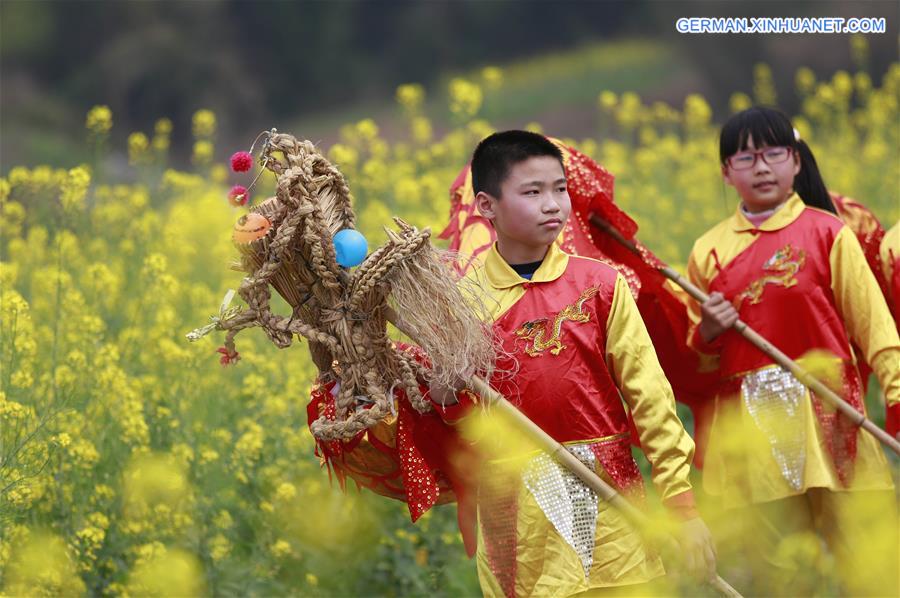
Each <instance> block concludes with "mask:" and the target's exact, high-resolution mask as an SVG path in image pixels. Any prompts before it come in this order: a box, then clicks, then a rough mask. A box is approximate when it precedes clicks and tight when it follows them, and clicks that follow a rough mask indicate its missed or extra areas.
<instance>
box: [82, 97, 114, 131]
mask: <svg viewBox="0 0 900 598" xmlns="http://www.w3.org/2000/svg"><path fill="white" fill-rule="evenodd" d="M112 125H113V121H112V110H110V109H109V106H104V105H100V106H94V107H93V108H91V109H90V111H88V113H87V119H86V120H85V123H84V126H85V127H86V128H87V130H88V131H90V133H91V134H92V135H95V136H98V137H99V136H103V135H106V134H107V133H109V131H110V129H112Z"/></svg>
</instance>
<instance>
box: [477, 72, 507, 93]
mask: <svg viewBox="0 0 900 598" xmlns="http://www.w3.org/2000/svg"><path fill="white" fill-rule="evenodd" d="M481 80H482V81H484V86H485V87H486V88H487V89H488V90H489V91H495V90H497V89H500V87H501V86H502V85H503V71H502V70H500V68H499V67H496V66H486V67H484V68H483V69H481Z"/></svg>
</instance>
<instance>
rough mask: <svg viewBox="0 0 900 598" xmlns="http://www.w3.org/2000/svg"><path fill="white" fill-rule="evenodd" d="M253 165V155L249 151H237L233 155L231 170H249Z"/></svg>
mask: <svg viewBox="0 0 900 598" xmlns="http://www.w3.org/2000/svg"><path fill="white" fill-rule="evenodd" d="M251 166H253V156H251V155H250V154H249V153H247V152H235V153H234V154H233V155H232V156H231V170H233V171H235V172H247V171H248V170H250V167H251Z"/></svg>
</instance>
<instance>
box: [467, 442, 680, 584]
mask: <svg viewBox="0 0 900 598" xmlns="http://www.w3.org/2000/svg"><path fill="white" fill-rule="evenodd" d="M626 442H627V441H626ZM618 444H623V443H621V442H618V439H617V445H618ZM624 446H625V448H626V450H628V449H627V444H624ZM567 448H568V449H569V451H570V452H572V453H573V454H574V455H575V456H577V457H578V458H579V459H580V460H581V461H582V462H583V463H584V464H585V465H587V466H588V467H589V468H591V469H593V470H595V471H598V473H600V474H601V477H603V478H604V479H606V480H607V482H610V483H612V484H613V485H614V486H618V485H619V484H616V482H615V479H616V477H618V478H619V479H622V478H621V473H619V472H616V473H615V477H613V476H612V475H610V474H612V473H613V472H607V471H606V469H605V468H604V467H603V465H602V464H601V459H602V461H603V463H606V464H607V466H608V467H609V466H612V464H613V463H615V462H616V460H615V459H611V458H610V457H609V449H610V448H611V445H610V444H607V445H606V446H602V443H573V444H569V445H567ZM614 450H615V451H618V450H620V449H619V447H618V446H617V447H616V449H614ZM627 459H628V460H629V461H631V462H632V463H633V460H632V459H631V455H630V452H628V455H627ZM635 472H636V469H635ZM638 476H639V474H638ZM638 480H640V478H639V477H638ZM638 486H640V483H639V482H638ZM632 491H633V492H634V496H635V497H637V498H636V499H637V500H640V499H639V495H640V488H632ZM626 494H627V493H626ZM479 521H480V524H479V538H478V553H477V555H476V562H477V567H478V575H479V579H480V581H481V587H482V590H483V591H484V592H485V595H487V596H505V597H512V596H568V595H570V594H573V593H577V592H582V591H585V590H588V589H590V588H598V587H612V586H620V585H629V584H637V583H643V582H646V581H649V580H651V579H655V578H657V577H659V576H661V575H663V574H664V570H663V567H662V563H661V561H660V560H659V558H658V557H657V556H656V555H655V554H651V553H649V552H647V551H646V550H645V547H644V544H643V542H642V540H641V537H640V536H639V535H638V533H637V532H636V530H634V528H633V527H632V526H631V525H630V524H629V523H628V522H627V521H625V520H624V518H622V516H621V515H619V513H618V512H617V511H616V510H615V509H614V508H613V507H611V506H609V505H608V504H606V503H605V502H604V501H603V500H601V499H598V497H597V496H596V495H595V494H594V493H593V492H592V491H591V490H590V489H589V488H587V487H586V486H585V485H584V484H583V483H582V482H581V481H580V480H578V479H577V478H576V477H575V476H574V475H573V474H571V473H570V472H569V471H567V470H566V469H565V468H563V467H561V466H560V465H558V464H557V463H556V462H555V461H554V460H553V459H551V458H550V457H549V456H547V455H544V454H539V455H535V456H534V457H533V458H531V459H529V460H527V461H526V462H525V464H524V467H523V468H522V469H521V471H518V472H517V471H511V470H510V469H509V467H508V466H507V465H506V464H502V463H500V464H493V465H489V466H488V467H487V468H486V469H485V471H484V474H483V477H482V487H481V489H480V492H479Z"/></svg>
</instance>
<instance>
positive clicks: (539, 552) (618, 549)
mask: <svg viewBox="0 0 900 598" xmlns="http://www.w3.org/2000/svg"><path fill="white" fill-rule="evenodd" d="M471 179H472V187H473V190H474V193H475V197H474V201H475V204H476V206H477V210H478V212H479V213H480V215H481V217H483V218H484V219H485V220H486V221H487V222H489V223H490V226H491V227H492V228H493V230H494V231H495V233H496V242H495V243H493V244H490V245H489V246H488V247H487V248H486V249H485V254H486V255H485V261H484V264H483V266H481V267H478V268H473V269H472V270H471V271H470V272H469V273H468V274H467V276H469V277H470V278H473V279H475V280H477V281H478V282H479V283H480V284H481V285H482V286H483V287H484V288H485V289H486V290H487V292H488V294H489V297H488V299H487V301H486V305H487V307H488V309H489V311H490V315H491V318H492V319H493V328H494V332H495V335H496V336H497V338H498V340H499V342H500V343H501V344H502V346H503V348H504V350H505V352H504V354H505V355H506V357H503V358H501V363H500V367H499V368H498V370H499V371H501V372H510V371H512V372H515V374H514V376H512V378H511V379H510V378H509V377H504V376H495V379H494V380H492V384H493V385H494V386H495V388H497V390H499V391H500V392H501V393H502V394H504V395H505V396H506V397H507V398H508V399H509V400H510V401H511V402H512V403H513V404H514V405H516V406H517V407H518V408H519V409H520V410H521V411H523V412H524V413H525V415H527V416H528V417H529V418H530V419H531V420H532V421H534V422H535V423H536V424H537V425H538V426H540V427H541V428H543V429H544V431H546V432H547V433H548V434H550V436H552V437H553V438H554V439H556V440H557V441H559V442H561V443H563V444H564V445H565V446H566V448H567V449H568V450H569V451H571V452H572V453H573V454H574V455H576V456H577V457H578V458H579V459H581V460H582V461H583V462H584V463H585V464H586V465H587V466H588V467H590V468H591V469H593V470H594V471H596V472H597V473H598V474H599V475H601V477H603V478H605V479H606V480H607V481H608V482H609V483H611V484H612V485H613V486H614V487H616V488H617V489H618V490H619V491H620V492H622V493H623V494H625V495H626V496H629V497H631V498H632V499H634V500H640V498H639V497H640V496H641V495H642V493H643V479H642V476H641V474H640V471H639V470H638V467H637V464H636V463H635V461H634V459H633V457H632V455H631V446H630V430H629V424H628V417H627V413H626V409H625V406H624V405H623V399H624V402H625V403H626V404H627V405H628V407H629V408H630V411H631V414H632V417H633V421H634V427H635V431H636V433H637V435H638V437H639V439H640V443H641V447H642V449H643V451H644V453H645V454H646V455H647V458H648V460H649V461H650V463H651V465H652V469H653V471H652V478H653V482H654V485H655V486H656V488H657V490H658V492H659V494H660V496H661V497H662V500H663V503H664V504H665V505H666V506H668V507H669V509H670V510H671V511H672V512H673V514H675V516H676V517H678V518H679V521H681V522H682V525H681V533H680V535H679V537H680V540H681V542H682V547H683V549H684V552H685V553H686V555H687V562H688V564H689V566H691V568H692V569H693V570H694V572H695V573H696V574H698V575H699V576H701V577H702V576H709V575H711V574H712V573H713V571H714V570H715V551H714V547H713V544H712V538H711V536H710V534H709V531H708V529H707V528H706V525H705V524H704V523H703V521H702V520H701V519H700V518H699V516H698V513H697V510H696V507H695V503H694V497H693V492H692V489H691V483H690V480H689V473H690V466H691V458H692V455H693V451H694V443H693V442H692V440H691V438H690V436H689V435H688V434H687V432H686V431H685V429H684V427H683V426H682V424H681V421H680V420H679V419H678V417H677V415H676V414H675V402H674V399H673V396H672V390H671V387H670V386H669V383H668V382H667V380H666V378H665V376H664V374H663V371H662V368H661V367H660V365H659V363H658V361H657V358H656V354H655V352H654V350H653V346H652V344H651V342H650V338H649V335H648V333H647V330H646V328H645V326H644V324H643V322H642V320H641V316H640V313H639V312H638V309H637V306H636V304H635V301H634V298H633V297H632V292H631V289H630V288H629V286H628V282H627V281H626V279H625V277H624V276H623V275H622V274H621V273H620V272H618V271H617V270H616V269H615V268H613V267H612V266H610V265H608V264H604V263H602V262H600V261H597V260H594V259H590V258H584V257H577V256H573V255H569V254H567V253H566V252H564V251H563V250H562V249H560V247H559V246H558V245H557V244H556V243H555V241H556V240H557V238H558V237H560V235H564V234H565V229H566V225H567V223H568V222H569V212H570V209H571V203H570V198H569V192H568V189H569V185H570V184H575V185H577V184H578V181H579V175H578V173H575V172H572V168H571V166H570V168H569V169H568V170H567V169H566V168H565V167H564V159H563V155H562V152H561V151H560V148H559V147H558V146H557V145H555V144H554V143H553V142H551V141H549V140H547V139H546V138H545V137H543V136H541V135H537V134H534V133H529V132H527V131H506V132H502V133H495V134H493V135H491V136H489V137H488V138H486V139H485V140H483V141H482V142H481V143H480V144H479V145H478V147H477V148H476V150H475V153H474V155H473V158H472V169H471ZM506 360H514V361H515V363H516V366H515V367H511V364H510V363H504V362H505V361H506ZM431 398H432V401H433V402H434V404H435V406H436V408H437V410H438V412H439V413H440V414H441V415H442V416H443V417H444V418H445V420H446V421H448V422H453V423H457V422H459V421H460V420H461V419H463V418H466V417H469V416H472V415H473V414H472V411H473V408H474V406H475V405H476V404H477V403H478V399H477V397H475V395H473V394H472V393H470V392H462V393H455V392H452V391H451V390H450V389H441V388H433V389H432V392H431ZM478 522H479V534H478V537H479V539H478V551H477V554H476V559H477V568H478V573H479V580H480V582H481V586H482V590H483V591H484V593H485V595H488V596H509V597H511V596H530V595H555V596H569V595H576V594H580V593H582V592H588V591H590V592H591V593H592V595H594V594H595V593H597V592H602V591H604V590H607V591H612V590H615V591H617V592H620V591H625V592H631V593H636V594H642V593H646V592H648V591H652V590H651V589H650V588H651V586H648V585H647V584H648V582H652V581H653V580H655V579H657V578H659V577H661V576H663V575H664V570H663V568H662V564H661V562H660V561H659V558H658V557H657V556H656V555H655V554H653V553H652V552H650V551H648V550H647V549H646V548H645V545H644V543H643V541H642V540H641V537H640V535H639V534H638V532H637V531H636V530H635V529H634V528H633V527H632V526H631V524H630V523H628V522H627V520H625V519H624V518H623V517H622V516H621V515H620V514H619V513H617V512H616V511H615V509H613V508H611V507H610V506H609V505H607V504H605V503H604V501H602V500H600V499H598V497H597V496H596V495H595V494H594V493H593V492H592V491H591V490H590V489H589V488H588V487H587V486H585V485H584V484H583V483H582V482H581V481H580V480H578V479H577V478H576V477H575V476H574V475H573V474H571V473H569V472H568V471H566V470H565V469H563V468H562V467H561V466H560V465H558V464H557V463H556V461H554V460H553V459H552V458H551V457H550V456H548V455H545V454H535V455H534V456H533V457H532V458H530V459H529V460H528V461H527V463H526V465H525V466H524V468H523V469H522V470H520V471H515V472H510V471H509V469H508V468H506V467H504V466H503V464H501V463H495V462H491V461H489V462H487V463H486V464H485V465H484V467H483V468H482V473H481V475H480V477H479V490H478Z"/></svg>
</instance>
